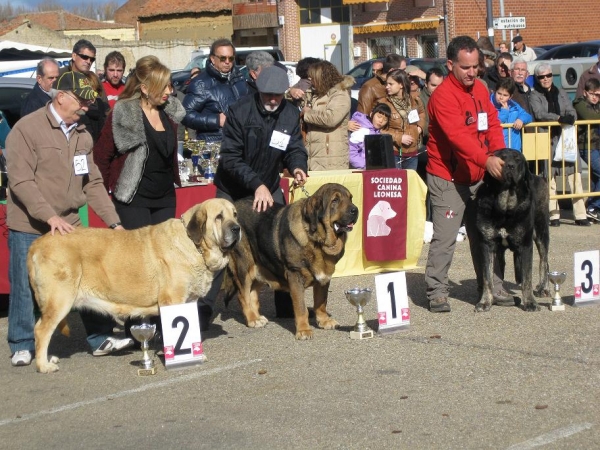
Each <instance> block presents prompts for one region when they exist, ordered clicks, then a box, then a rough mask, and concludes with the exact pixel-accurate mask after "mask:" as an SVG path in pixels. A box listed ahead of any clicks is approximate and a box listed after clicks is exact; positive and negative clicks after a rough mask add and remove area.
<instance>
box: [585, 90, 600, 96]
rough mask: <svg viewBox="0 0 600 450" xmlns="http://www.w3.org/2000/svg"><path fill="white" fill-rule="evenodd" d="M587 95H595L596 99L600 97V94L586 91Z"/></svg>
mask: <svg viewBox="0 0 600 450" xmlns="http://www.w3.org/2000/svg"><path fill="white" fill-rule="evenodd" d="M586 92H587V95H593V96H594V97H600V92H590V91H586Z"/></svg>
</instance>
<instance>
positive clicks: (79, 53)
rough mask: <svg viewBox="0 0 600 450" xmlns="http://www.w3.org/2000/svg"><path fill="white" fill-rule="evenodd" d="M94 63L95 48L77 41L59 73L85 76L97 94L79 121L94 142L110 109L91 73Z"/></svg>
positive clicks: (95, 77)
mask: <svg viewBox="0 0 600 450" xmlns="http://www.w3.org/2000/svg"><path fill="white" fill-rule="evenodd" d="M95 62H96V47H95V46H94V44H92V43H91V42H90V41H88V40H86V39H80V40H78V41H77V42H76V43H75V45H74V46H73V53H72V55H71V61H70V62H69V65H68V66H66V67H63V68H62V69H61V70H60V73H61V74H63V73H65V72H67V71H69V72H71V71H72V72H79V73H82V74H84V75H85V77H86V78H87V79H88V80H89V81H90V85H91V87H92V88H93V89H94V90H95V91H96V92H97V93H98V98H97V101H95V102H94V103H93V104H91V105H89V107H88V109H87V110H86V112H85V114H84V115H83V116H82V117H81V120H80V121H79V123H80V124H83V125H85V126H86V128H87V130H88V132H89V133H90V134H91V135H92V138H93V139H94V142H96V141H97V140H98V138H99V137H100V131H101V130H102V127H103V126H104V122H105V121H106V116H107V114H108V110H109V108H110V106H109V104H108V99H107V98H106V93H105V92H104V90H103V89H102V83H101V82H100V80H99V79H98V76H97V75H96V74H95V73H93V71H92V66H93V64H94V63H95Z"/></svg>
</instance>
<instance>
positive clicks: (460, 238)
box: [456, 226, 467, 242]
mask: <svg viewBox="0 0 600 450" xmlns="http://www.w3.org/2000/svg"><path fill="white" fill-rule="evenodd" d="M466 237H467V229H466V228H465V227H464V226H462V227H460V228H459V229H458V234H457V235H456V242H462V241H464V240H465V238H466Z"/></svg>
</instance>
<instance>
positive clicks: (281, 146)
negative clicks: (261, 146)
mask: <svg viewBox="0 0 600 450" xmlns="http://www.w3.org/2000/svg"><path fill="white" fill-rule="evenodd" d="M289 143H290V135H289V134H285V133H282V132H281V131H277V130H275V131H273V134H272V135H271V142H270V143H269V145H270V146H271V147H275V148H276V149H278V150H284V151H285V149H286V148H287V146H288V144H289Z"/></svg>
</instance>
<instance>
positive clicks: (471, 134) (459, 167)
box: [427, 73, 506, 185]
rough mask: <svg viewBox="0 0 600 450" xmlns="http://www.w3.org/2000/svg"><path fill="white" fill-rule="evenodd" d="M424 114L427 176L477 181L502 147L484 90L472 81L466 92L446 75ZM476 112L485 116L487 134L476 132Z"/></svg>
mask: <svg viewBox="0 0 600 450" xmlns="http://www.w3.org/2000/svg"><path fill="white" fill-rule="evenodd" d="M427 110H428V113H429V141H428V142H427V155H428V161H427V172H429V173H430V174H432V175H435V176H437V177H440V178H443V179H444V180H448V181H454V182H456V183H460V184H468V185H472V184H475V183H477V182H478V181H480V180H481V179H482V178H483V175H484V173H485V163H486V161H487V159H488V157H489V156H490V155H492V154H493V153H494V151H496V150H499V149H501V148H504V147H505V146H506V145H505V144H504V135H503V133H502V127H501V125H500V121H499V120H498V112H497V111H496V108H494V105H492V102H490V98H489V92H488V90H487V89H486V87H485V86H484V85H483V83H481V82H479V81H477V80H475V84H474V85H473V86H470V87H468V88H467V87H465V86H463V85H462V84H461V83H459V82H458V80H457V79H456V77H454V75H453V74H452V73H450V75H448V77H447V78H446V80H444V82H443V83H442V84H441V85H440V86H439V87H438V88H437V89H436V90H435V91H433V94H431V99H430V100H429V105H428V107H427ZM479 112H484V113H486V114H487V122H488V129H487V131H481V132H480V131H477V114H478V113H479ZM467 120H468V121H469V122H470V124H469V125H467Z"/></svg>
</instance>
